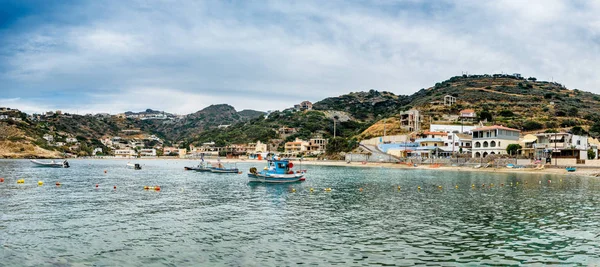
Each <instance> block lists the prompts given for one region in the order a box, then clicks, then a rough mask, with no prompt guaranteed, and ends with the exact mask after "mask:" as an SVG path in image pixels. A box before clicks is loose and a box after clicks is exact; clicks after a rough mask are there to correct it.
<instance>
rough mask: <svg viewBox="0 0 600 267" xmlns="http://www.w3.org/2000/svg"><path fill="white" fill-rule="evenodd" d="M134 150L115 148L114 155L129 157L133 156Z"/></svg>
mask: <svg viewBox="0 0 600 267" xmlns="http://www.w3.org/2000/svg"><path fill="white" fill-rule="evenodd" d="M135 156H136V154H135V151H134V150H132V149H117V150H115V157H117V158H130V157H135Z"/></svg>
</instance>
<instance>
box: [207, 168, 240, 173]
mask: <svg viewBox="0 0 600 267" xmlns="http://www.w3.org/2000/svg"><path fill="white" fill-rule="evenodd" d="M210 172H212V173H239V172H240V170H238V169H220V168H213V169H210Z"/></svg>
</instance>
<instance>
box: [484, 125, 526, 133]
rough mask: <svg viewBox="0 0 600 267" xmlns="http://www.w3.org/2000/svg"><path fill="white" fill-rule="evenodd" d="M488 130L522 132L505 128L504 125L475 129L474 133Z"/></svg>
mask: <svg viewBox="0 0 600 267" xmlns="http://www.w3.org/2000/svg"><path fill="white" fill-rule="evenodd" d="M488 130H508V131H517V132H520V130H517V129H513V128H508V127H504V126H502V125H494V126H485V127H481V128H475V129H473V132H480V131H488Z"/></svg>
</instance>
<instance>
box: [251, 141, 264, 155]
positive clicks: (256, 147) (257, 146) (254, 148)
mask: <svg viewBox="0 0 600 267" xmlns="http://www.w3.org/2000/svg"><path fill="white" fill-rule="evenodd" d="M246 148H247V150H246V151H247V153H248V154H256V153H263V152H267V151H268V150H267V144H264V143H262V142H261V141H256V143H248V145H247V146H246Z"/></svg>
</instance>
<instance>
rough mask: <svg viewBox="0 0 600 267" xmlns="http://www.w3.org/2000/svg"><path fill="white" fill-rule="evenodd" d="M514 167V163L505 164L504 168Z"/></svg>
mask: <svg viewBox="0 0 600 267" xmlns="http://www.w3.org/2000/svg"><path fill="white" fill-rule="evenodd" d="M514 167H515V165H514V164H506V168H509V169H512V168H514Z"/></svg>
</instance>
